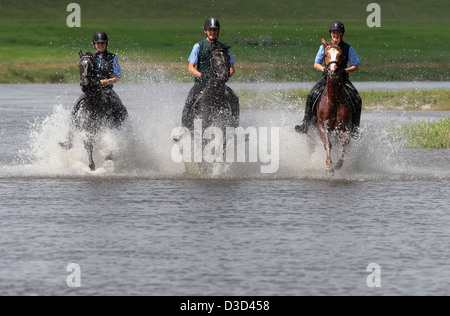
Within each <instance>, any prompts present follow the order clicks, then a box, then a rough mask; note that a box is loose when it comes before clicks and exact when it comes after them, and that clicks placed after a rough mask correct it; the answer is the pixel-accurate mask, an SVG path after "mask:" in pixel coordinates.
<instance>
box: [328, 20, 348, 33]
mask: <svg viewBox="0 0 450 316" xmlns="http://www.w3.org/2000/svg"><path fill="white" fill-rule="evenodd" d="M332 31H340V32H342V34H344V33H345V26H344V24H343V23H342V22H339V21H334V22H332V23H331V25H330V33H331V32H332Z"/></svg>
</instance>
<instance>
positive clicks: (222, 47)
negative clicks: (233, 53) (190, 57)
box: [208, 44, 231, 54]
mask: <svg viewBox="0 0 450 316" xmlns="http://www.w3.org/2000/svg"><path fill="white" fill-rule="evenodd" d="M230 48H231V46H228V45H225V44H219V45H215V44H211V46H210V47H209V48H208V53H210V54H211V53H213V52H215V51H219V50H221V51H226V52H228V50H229V49H230Z"/></svg>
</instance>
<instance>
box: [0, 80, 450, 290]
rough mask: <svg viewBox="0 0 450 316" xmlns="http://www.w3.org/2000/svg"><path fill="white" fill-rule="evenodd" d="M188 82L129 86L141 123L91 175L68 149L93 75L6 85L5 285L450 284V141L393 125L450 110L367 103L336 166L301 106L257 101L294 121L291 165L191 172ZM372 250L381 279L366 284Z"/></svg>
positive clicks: (247, 118) (254, 119) (0, 241)
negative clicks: (389, 133) (183, 123)
mask: <svg viewBox="0 0 450 316" xmlns="http://www.w3.org/2000/svg"><path fill="white" fill-rule="evenodd" d="M240 87H241V86H240V85H239V84H235V85H233V88H235V89H236V90H237V91H238V90H239V89H240ZM242 87H244V86H242ZM189 88H190V85H184V84H158V85H151V84H148V85H134V84H129V85H128V84H122V85H118V86H117V89H116V91H117V92H118V94H119V95H120V96H121V97H122V99H123V101H124V103H125V104H126V106H127V107H128V109H129V112H130V117H131V123H130V125H131V127H128V128H127V129H126V132H124V133H116V134H114V133H113V134H108V135H105V137H104V140H103V146H104V147H106V148H118V149H119V154H118V159H117V161H116V162H115V165H114V166H108V165H103V162H102V160H101V157H102V153H101V152H98V153H97V155H96V158H97V159H98V165H99V170H98V171H96V172H95V173H92V172H90V171H89V170H87V161H85V153H84V150H83V148H82V145H81V142H78V143H77V144H76V147H75V148H74V149H73V150H72V151H70V152H64V151H63V150H61V149H60V148H58V146H57V142H58V141H61V140H62V139H63V138H64V136H65V134H66V132H67V129H68V125H67V118H68V116H69V114H70V107H71V105H72V103H73V102H74V101H75V100H76V99H77V97H78V95H79V87H77V86H76V85H3V86H0V95H1V96H2V97H1V99H0V146H1V147H0V215H1V218H2V222H1V225H0V227H1V228H0V253H1V255H0V295H119V294H125V295H140V294H143V295H328V294H331V295H337V294H349V295H449V294H450V290H449V288H450V265H449V264H448V262H450V250H449V249H448V246H447V241H448V240H449V235H450V228H449V227H450V225H449V224H450V208H449V207H448V205H449V202H450V199H449V193H450V189H449V188H450V172H449V168H448V166H449V161H450V158H449V157H450V155H449V153H450V151H449V150H406V149H402V148H401V146H399V144H397V143H392V142H389V141H386V140H385V137H384V136H385V134H386V130H387V129H386V126H387V125H388V124H390V122H391V121H392V120H394V119H395V120H396V121H400V122H403V123H409V122H413V121H417V120H435V119H440V118H443V117H448V116H449V114H448V113H446V112H414V113H403V112H382V111H381V112H380V111H379V112H364V113H363V122H364V129H365V136H364V138H363V140H361V141H357V142H354V144H353V146H352V148H351V150H350V152H349V153H348V160H347V161H346V165H345V167H344V169H343V170H342V171H340V172H339V173H336V175H335V176H334V177H332V178H330V177H326V176H325V175H324V162H325V158H324V155H323V153H322V151H320V150H318V151H317V153H316V154H314V156H313V158H312V159H311V158H310V157H309V155H308V153H307V146H306V141H305V140H304V139H303V138H302V137H301V136H299V135H296V134H295V133H293V132H292V126H294V125H295V124H296V123H297V122H298V120H300V119H301V118H302V116H303V114H302V113H301V112H300V113H299V112H295V111H289V110H284V109H276V110H245V111H244V112H243V114H242V122H243V125H244V126H245V127H248V126H255V127H280V140H281V143H280V165H279V169H278V171H277V172H276V173H275V174H261V173H260V166H261V165H263V164H262V163H253V164H249V163H237V164H234V165H233V166H232V167H231V169H230V170H229V172H227V173H225V174H223V175H220V176H216V177H211V176H187V175H186V174H185V173H184V166H183V164H176V163H174V162H173V161H172V159H171V155H170V153H171V149H172V147H173V144H172V143H171V142H170V139H169V137H170V133H171V131H172V129H173V128H175V127H176V126H178V124H179V122H180V113H181V110H182V104H183V102H184V99H185V97H186V95H187V92H188V90H189ZM245 88H246V89H247V88H249V87H248V86H245ZM250 88H257V89H260V88H264V89H280V88H285V86H283V85H266V86H251V87H250ZM70 263H77V264H79V266H80V269H81V274H80V275H81V287H80V288H70V287H68V285H67V282H66V281H67V277H68V276H69V274H71V272H68V271H67V270H66V268H67V266H68V265H69V264H70ZM370 263H377V264H379V265H380V267H381V288H369V287H368V286H367V279H368V277H369V276H370V273H371V272H368V271H367V267H368V265H369V264H370Z"/></svg>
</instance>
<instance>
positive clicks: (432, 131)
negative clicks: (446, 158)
mask: <svg viewBox="0 0 450 316" xmlns="http://www.w3.org/2000/svg"><path fill="white" fill-rule="evenodd" d="M390 135H391V136H392V137H395V138H396V139H398V140H399V141H400V142H401V143H402V144H404V147H406V148H416V149H422V148H429V149H448V148H450V118H446V119H442V120H440V121H437V122H433V123H429V122H419V123H414V124H411V125H407V126H405V125H395V126H392V128H391V131H390Z"/></svg>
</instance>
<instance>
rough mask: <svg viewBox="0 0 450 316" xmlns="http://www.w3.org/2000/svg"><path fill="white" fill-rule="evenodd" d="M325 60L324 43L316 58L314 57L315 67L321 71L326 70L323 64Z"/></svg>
mask: <svg viewBox="0 0 450 316" xmlns="http://www.w3.org/2000/svg"><path fill="white" fill-rule="evenodd" d="M324 60H325V49H324V48H323V45H320V47H319V51H318V52H317V55H316V58H315V59H314V68H316V69H317V70H319V71H320V72H324V71H325V67H324V66H323V65H322V64H323V62H324Z"/></svg>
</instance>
